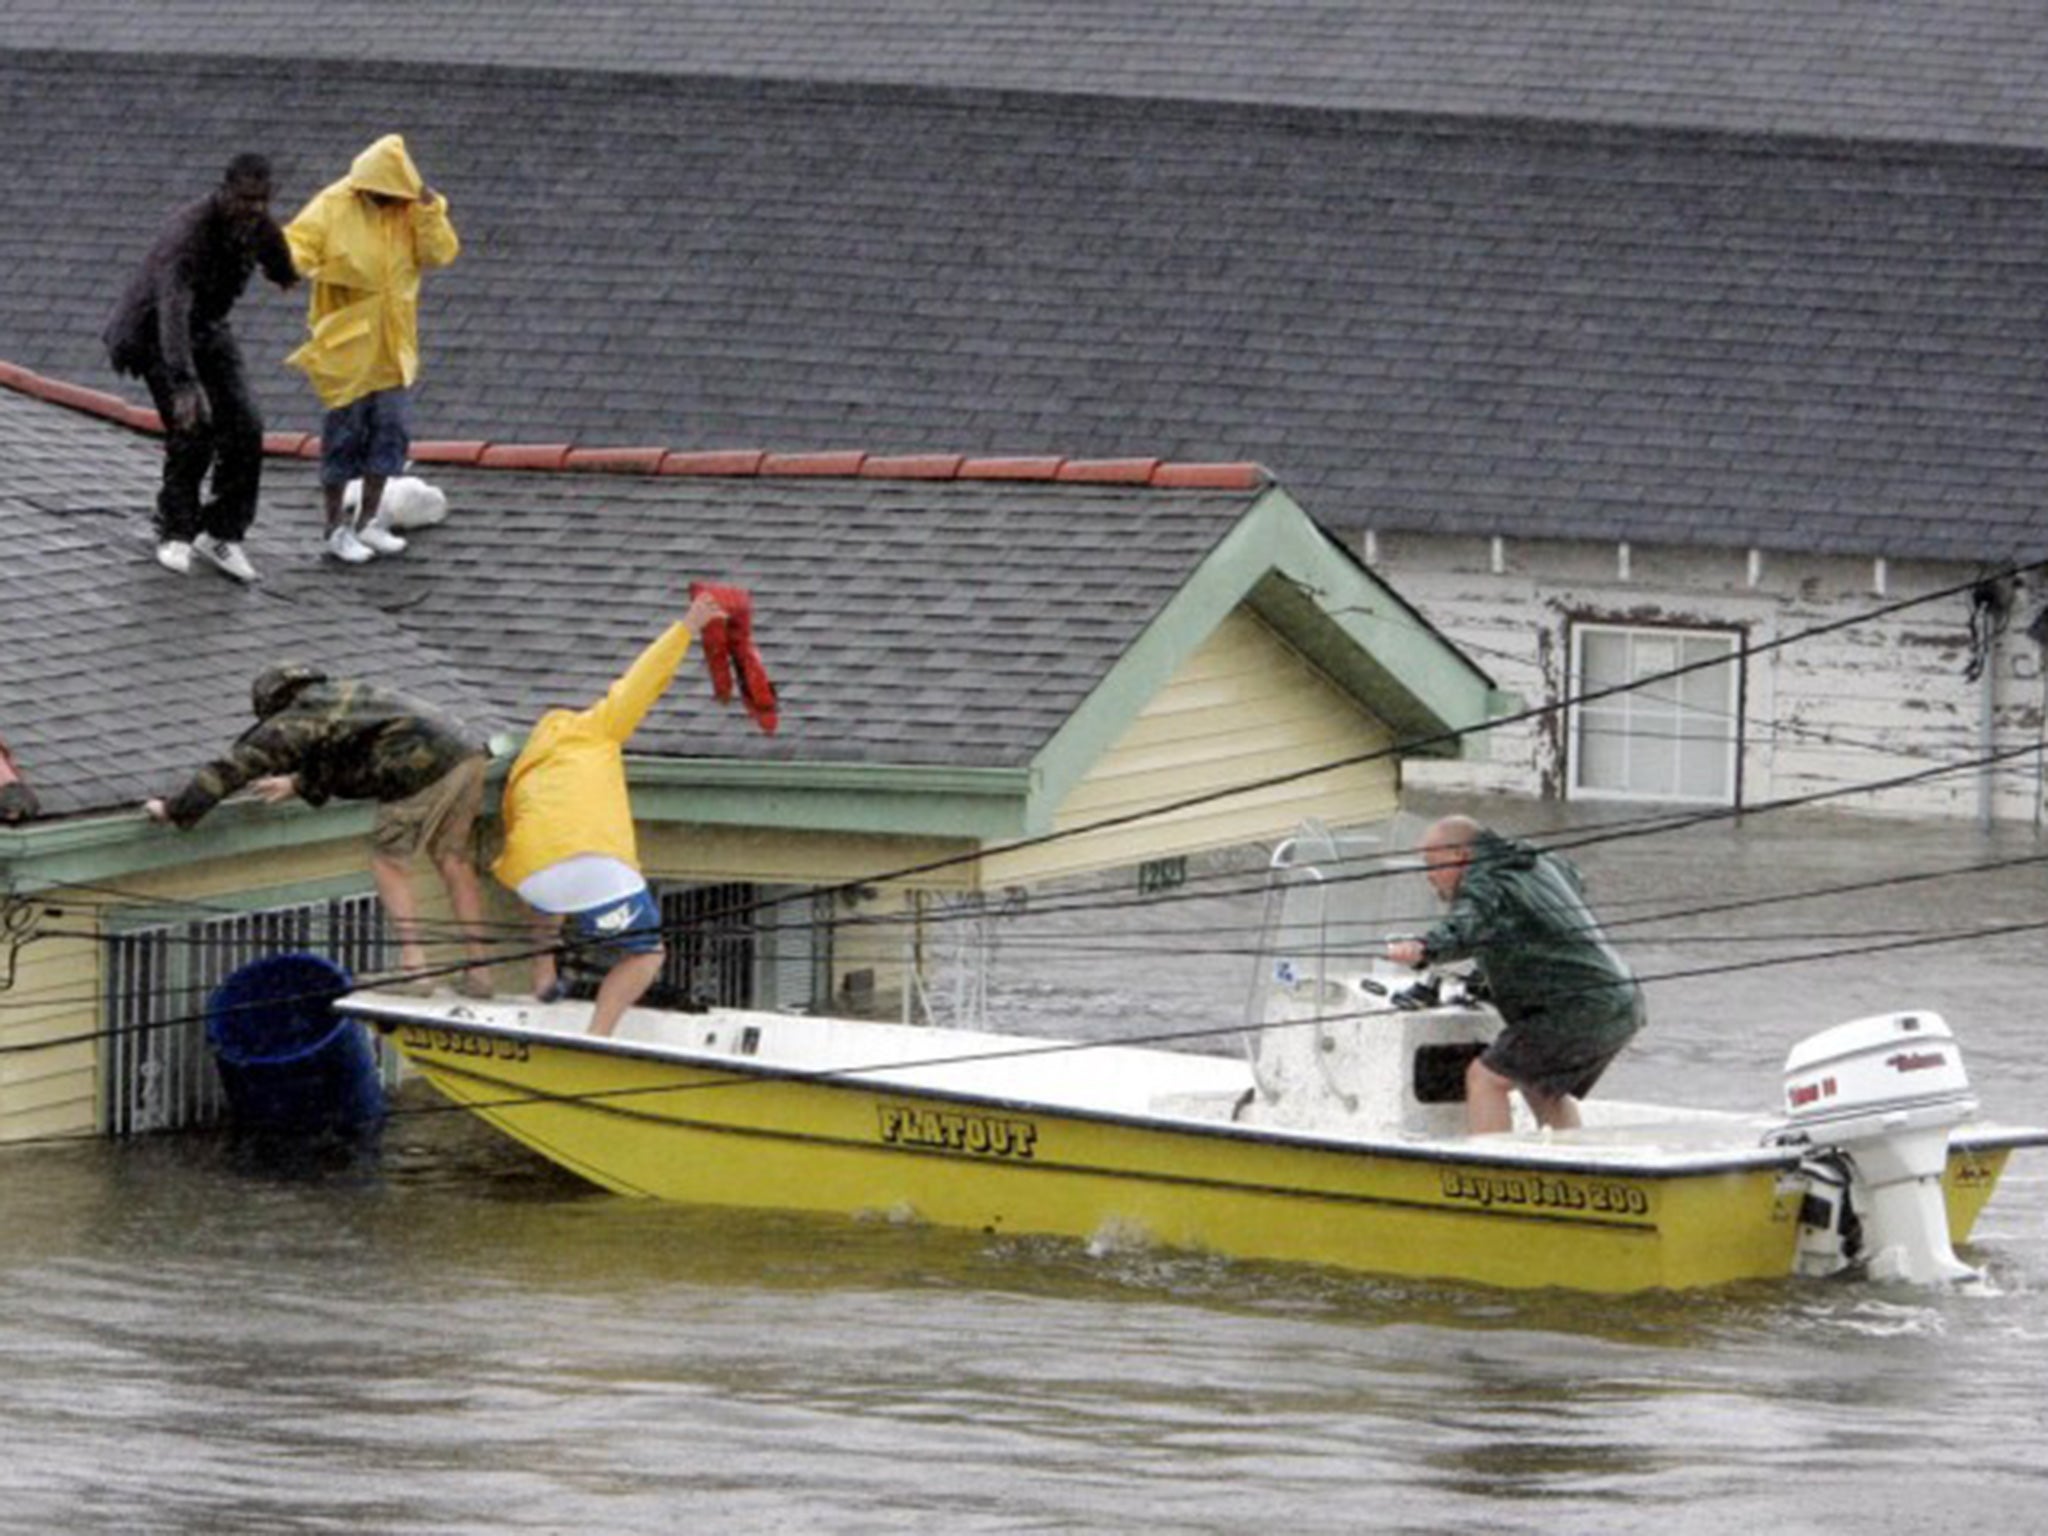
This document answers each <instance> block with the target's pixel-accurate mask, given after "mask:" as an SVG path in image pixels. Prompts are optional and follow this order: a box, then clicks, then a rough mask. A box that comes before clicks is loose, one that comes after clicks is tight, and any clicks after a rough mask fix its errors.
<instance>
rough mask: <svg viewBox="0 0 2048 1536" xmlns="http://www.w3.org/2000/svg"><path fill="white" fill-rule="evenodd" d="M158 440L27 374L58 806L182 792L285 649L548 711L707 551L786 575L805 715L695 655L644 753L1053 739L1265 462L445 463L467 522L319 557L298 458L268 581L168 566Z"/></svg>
mask: <svg viewBox="0 0 2048 1536" xmlns="http://www.w3.org/2000/svg"><path fill="white" fill-rule="evenodd" d="M159 462H160V458H159V446H158V444H157V442H156V441H155V440H154V439H151V438H148V437H145V436H141V435H138V434H136V433H134V432H132V431H130V430H128V429H126V428H123V427H119V426H113V425H108V424H105V423H102V422H98V421H95V420H92V419H91V418H88V417H83V416H79V415H75V414H73V413H71V412H69V411H65V410H61V409H58V408H57V407H55V406H51V405H46V404H42V403H39V402H36V401H33V400H30V399H26V398H24V397H22V396H21V395H18V394H16V393H14V392H12V391H9V390H0V539H4V541H5V545H6V547H7V549H8V551H9V558H8V559H7V561H5V562H0V612H5V613H6V614H7V615H8V622H9V627H10V634H11V636H12V642H11V643H10V644H9V645H7V646H5V647H0V734H4V735H5V737H6V739H7V740H8V742H9V744H10V745H11V746H12V748H13V749H14V752H15V755H16V758H17V759H18V761H19V762H20V764H21V767H22V770H23V772H24V774H25V775H26V776H27V777H28V778H29V780H30V782H31V783H32V784H33V785H34V787H35V789H36V791H37V793H38V795H39V796H40V797H41V799H42V803H43V810H44V814H45V815H46V816H64V815H71V814H76V813H78V812H82V811H90V810H100V809H107V808H112V807H116V806H121V805H133V804H136V803H139V802H140V801H141V800H142V799H144V798H145V797H147V796H148V795H150V794H156V793H163V792H166V791H168V790H174V789H175V788H177V786H178V785H179V784H181V783H182V782H183V780H184V777H185V776H186V775H187V774H189V773H190V771H191V770H192V769H193V768H195V767H197V766H198V765H199V764H200V763H201V762H203V761H205V760H206V759H207V758H209V757H211V756H212V755H214V754H215V753H216V752H217V751H219V750H220V748H221V747H222V746H223V745H224V744H225V743H226V742H228V741H230V740H231V739H233V737H234V736H235V735H236V734H237V733H238V732H240V731H241V730H243V729H244V728H246V726H247V725H248V723H249V719H248V685H249V681H250V679H251V678H252V677H253V676H254V674H255V673H256V672H257V671H258V670H260V669H261V668H262V667H263V666H266V665H268V664H270V663H272V662H274V661H277V660H279V659H283V658H293V659H300V660H307V661H312V662H315V663H318V664H321V665H324V666H326V667H327V668H328V669H329V670H330V671H333V672H336V673H347V674H352V675H360V676H368V677H372V678H376V679H381V680H384V681H388V682H391V683H394V684H396V685H398V686H402V687H406V688H409V689H410V690H412V691H414V692H416V693H419V694H421V695H422V696H424V697H427V698H430V699H433V700H435V701H436V702H440V703H443V704H446V705H449V706H451V707H454V708H456V709H458V710H459V711H460V712H462V713H464V714H466V715H468V716H469V717H470V718H471V719H473V720H475V721H477V722H478V723H479V724H482V725H485V726H486V727H490V728H499V727H508V726H509V727H513V728H522V727H523V726H524V725H525V724H526V723H528V722H530V721H531V720H533V719H534V718H536V717H537V716H538V715H539V714H540V713H541V712H542V711H544V710H545V709H547V708H549V707H551V706H553V705H556V704H561V703H572V704H579V705H580V704H581V703H583V702H586V701H588V700H589V699H592V698H595V697H596V696H598V695H599V694H601V693H602V692H603V690H604V688H605V687H606V686H607V685H608V684H609V683H610V681H611V680H612V678H613V677H615V676H616V675H617V674H618V672H619V671H620V670H622V668H623V667H624V666H625V664H626V663H627V662H628V661H629V660H630V659H631V658H632V657H633V656H634V655H635V654H637V652H638V651H639V649H640V647H641V646H643V645H645V644H646V643H647V642H648V641H649V640H651V639H652V638H653V637H654V636H655V635H656V634H657V633H659V632H660V630H661V629H662V628H663V627H664V626H665V625H666V624H667V623H669V622H670V621H671V620H673V619H674V618H675V617H676V616H677V614H678V613H679V612H680V611H681V609H682V607H683V606H684V605H685V603H686V602H687V584H688V582H689V581H690V580H691V579H692V578H693V577H706V576H709V577H717V578H722V579H728V580H732V581H737V582H741V583H743V584H745V585H748V586H749V587H751V588H752V589H753V591H754V593H755V601H756V632H757V636H758V639H759V642H760V645H761V649H762V651H763V653H764V655H765V657H766V659H767V662H768V665H769V667H770V669H771V672H772V673H773V674H774V675H775V679H776V682H777V684H778V687H779V689H780V692H781V702H782V711H781V713H782V724H781V728H780V730H779V731H778V733H777V734H776V735H774V736H773V737H766V736H762V735H760V734H759V733H758V732H756V731H755V730H754V728H753V727H752V725H751V724H750V723H749V722H748V721H747V718H746V716H745V714H744V713H743V712H742V711H741V710H740V709H739V708H738V706H737V704H735V705H733V706H732V707H730V708H729V709H726V710H723V711H721V710H719V709H718V707H717V706H716V704H715V703H714V702H713V701H712V700H711V697H710V690H709V687H708V685H707V683H706V682H705V680H704V676H703V672H702V669H701V667H700V666H699V665H698V663H696V662H695V661H694V660H693V661H692V662H691V663H690V664H689V669H688V673H687V674H686V677H685V679H684V680H682V681H680V682H679V683H678V685H677V687H676V689H675V690H674V692H673V693H672V695H671V703H670V704H669V705H667V706H664V707H663V708H662V709H659V710H657V711H656V712H655V713H654V715H653V716H651V717H650V718H649V720H648V721H647V723H646V724H645V726H643V728H642V730H641V731H640V733H639V734H638V735H637V736H636V737H635V740H634V750H635V751H636V752H643V753H647V754H664V755H680V756H692V757H736V758H757V759H761V758H765V759H780V760H796V761H804V762H812V763H819V762H824V763H830V762H844V763H863V764H870V763H871V764H917V765H938V766H949V767H950V766H959V767H1022V766H1024V765H1025V764H1027V763H1028V762H1029V760H1030V759H1031V757H1032V756H1033V754H1034V753H1036V752H1037V751H1038V750H1039V749H1040V748H1041V747H1042V746H1043V745H1044V744H1045V741H1046V740H1047V738H1048V737H1049V736H1050V735H1051V733H1052V732H1053V731H1054V730H1055V729H1057V728H1058V727H1059V726H1060V725H1062V724H1064V723H1065V721H1066V720H1067V718H1068V717H1069V716H1070V715H1071V714H1072V713H1073V711H1074V709H1075V708H1076V706H1077V705H1078V704H1079V703H1080V701H1081V700H1082V699H1083V698H1084V697H1085V696H1086V694H1087V693H1088V692H1089V691H1090V690H1091V689H1092V688H1093V687H1094V686H1095V685H1096V684H1097V683H1098V682H1100V681H1101V679H1102V677H1103V676H1104V674H1105V673H1106V672H1107V671H1108V670H1109V668H1110V667H1111V666H1113V665H1114V663H1115V662H1116V660H1117V659H1118V657H1120V656H1121V655H1122V654H1123V652H1124V650H1125V648H1126V647H1127V646H1128V645H1129V644H1130V643H1131V641H1132V640H1133V639H1134V638H1135V637H1136V636H1137V634H1138V633H1139V631H1140V630H1141V629H1142V628H1143V627H1144V626H1145V625H1146V624H1147V623H1148V622H1150V620H1151V619H1152V618H1153V617H1154V616H1155V615H1156V614H1157V612H1158V610H1159V609H1160V607H1161V606H1162V605H1163V604H1164V603H1165V601H1166V600H1167V599H1168V598H1169V597H1171V596H1172V595H1173V594H1174V593H1175V592H1176V591H1177V590H1178V589H1179V588H1180V586H1181V585H1182V584H1183V583H1184V582H1185V580H1186V578H1187V577H1188V575H1189V574H1190V573H1191V572H1192V570H1193V568H1194V567H1195V565H1196V564H1197V563H1198V562H1199V561H1200V560H1201V559H1202V558H1203V556H1204V555H1206V554H1207V553H1208V552H1209V550H1210V549H1211V548H1212V547H1213V546H1214V545H1215V544H1216V542H1217V541H1218V540H1219V539H1220V538H1221V537H1222V536H1223V535H1224V534H1225V533H1226V532H1227V531H1228V530H1229V529H1230V528H1231V527H1232V526H1233V525H1234V524H1235V523H1236V522H1237V521H1238V520H1239V518H1240V517H1242V516H1243V514H1244V513H1245V512H1246V510H1247V509H1248V508H1249V507H1250V505H1251V504H1252V502H1253V501H1255V500H1256V499H1257V498H1258V497H1259V496H1260V495H1262V494H1264V491H1265V488H1266V482H1265V481H1264V478H1263V477H1262V476H1258V475H1255V474H1250V473H1247V472H1245V471H1244V470H1243V469H1241V468H1240V469H1235V470H1224V471H1219V470H1216V469H1210V470H1208V471H1205V472H1202V473H1194V474H1178V475H1176V474H1168V473H1161V474H1159V475H1157V476H1156V477H1155V479H1156V483H1150V484H1129V483H1104V482H1101V481H1097V480H1093V479H1090V478H1089V475H1090V473H1091V472H1092V469H1093V467H1092V466H1086V465H1083V466H1079V468H1078V471H1077V473H1075V474H1073V475H1071V476H1069V477H1068V478H1066V479H1058V478H1053V477H1050V476H1045V475H1041V477H1040V478H1035V479H1015V478H1005V477H1003V475H1002V466H995V465H989V466H983V467H982V470H981V473H982V474H983V475H985V476H987V477H985V478H970V479H953V480H932V479H925V478H902V479H898V478H885V477H884V476H885V475H886V474H888V473H890V472H893V470H895V469H896V468H898V467H899V466H893V465H890V464H887V463H883V464H878V465H876V466H874V472H871V473H869V474H861V473H858V472H856V473H851V474H829V475H819V474H798V473H756V474H751V475H746V476H738V477H735V476H712V475H706V474H701V473H697V474H690V473H685V474H616V475H595V474H589V475H585V474H574V473H547V472H524V471H518V470H506V469H500V470H489V469H481V468H465V467H461V466H437V467H435V468H434V469H432V471H431V473H432V475H433V478H434V481H435V483H436V484H438V485H440V486H441V487H442V488H443V489H444V490H446V491H447V492H448V495H449V498H450V502H451V506H452V511H451V515H450V517H449V519H448V521H447V522H446V523H445V524H443V525H441V526H439V527H436V528H433V529H429V530H426V531H424V532H423V533H421V534H420V535H419V547H418V549H416V550H414V551H411V552H408V553H407V554H406V555H405V556H403V557H400V558H398V559H395V560H389V561H379V562H377V563H375V564H373V565H370V566H367V567H364V568H361V569H354V570H348V569H343V568H340V567H338V566H335V565H333V564H324V565H323V564H322V563H321V562H320V560H319V558H318V556H317V553H316V550H317V542H316V539H315V530H316V527H317V522H318V512H317V510H316V509H317V490H316V487H315V485H314V481H313V465H312V464H311V463H310V462H308V461H304V460H296V459H289V458H286V459H272V460H270V461H269V463H268V465H267V469H266V478H265V483H264V490H263V507H262V513H261V516H260V518H259V520H258V523H257V526H256V528H255V530H254V532H253V534H252V536H251V538H250V540H249V550H250V553H251V555H252V556H253V558H254V560H255V562H256V564H257V566H258V567H259V568H260V570H261V571H262V572H263V575H264V580H263V581H262V583H261V584H260V585H258V586H256V587H253V588H248V589H244V588H241V587H238V586H235V585H234V584H232V583H230V582H229V581H227V580H226V579H225V578H221V577H217V576H215V575H214V574H213V573H211V572H207V571H203V570H200V571H195V572H194V573H193V574H192V575H191V576H189V577H186V578H183V579H180V578H178V577H175V576H172V575H170V574H169V573H167V572H165V571H163V570H161V569H160V568H159V567H158V566H157V565H156V564H155V561H154V559H153V557H152V552H153V540H152V538H151V535H150V533H149V530H148V527H147V516H148V512H149V509H150V507H151V505H152V503H153V499H154V494H155V487H156V479H157V467H158V464H159ZM769 467H770V468H771V469H772V468H773V466H769ZM784 467H785V468H787V467H789V466H784ZM968 468H970V469H972V468H974V467H973V466H968ZM1011 468H1012V469H1015V468H1016V466H1011ZM1176 480H1179V481H1189V480H1192V481H1197V482H1208V481H1223V482H1227V483H1228V484H1229V485H1230V486H1231V487H1232V488H1228V489H1216V488H1211V487H1207V486H1204V485H1201V484H1197V485H1193V486H1188V485H1176V484H1174V482H1175V481H1176Z"/></svg>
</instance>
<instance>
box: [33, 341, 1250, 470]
mask: <svg viewBox="0 0 2048 1536" xmlns="http://www.w3.org/2000/svg"><path fill="white" fill-rule="evenodd" d="M0 385H4V386H6V387H7V388H9V389H12V390H14V391H15V392H16V393H18V394H23V395H27V396H29V397H30V398H31V399H36V400H42V401H46V402H48V403H49V404H51V405H61V406H64V407H67V408H68V409H70V410H74V411H80V412H83V413H84V414H86V415H89V416H98V417H100V418H102V419H104V420H107V421H111V422H114V423H116V424H117V425H120V426H124V427H127V428H129V429H130V430H131V431H136V432H147V433H153V434H157V435H161V434H162V432H163V420H162V418H161V417H160V416H159V415H158V414H157V412H156V411H155V410H154V409H152V408H151V407H148V406H142V405H136V404H134V403H133V402H132V401H128V400H124V399H123V398H122V397H121V396H119V395H117V394H114V393H112V392H111V391H109V390H104V389H94V388H92V387H90V386H89V385H84V384H74V383H71V382H69V381H68V380H64V379H52V378H46V377H45V376H43V375H42V374H39V373H36V372H34V371H33V370H32V369H28V368H24V367H22V366H21V365H20V364H18V363H10V362H8V361H6V360H5V359H4V358H0ZM263 451H264V452H265V453H267V454H270V455H272V456H273V457H277V458H293V459H317V458H319V457H320V437H319V434H318V433H315V432H265V433H264V434H263ZM412 461H413V462H414V463H415V464H458V465H463V466H465V467H470V468H477V469H522V470H545V471H565V472H571V473H584V474H590V473H597V474H629V475H631V474H637V475H704V476H711V475H725V476H744V477H756V478H769V477H778V476H779V477H791V478H795V477H812V478H827V477H843V478H851V479H861V480H1031V481H1051V482H1058V483H1063V484H1089V485H1142V486H1151V487H1155V488H1157V489H1161V490H1211V491H1251V490H1260V489H1263V488H1264V487H1266V486H1269V485H1272V484H1273V483H1275V477H1274V475H1273V473H1272V471H1271V470H1269V469H1267V468H1266V467H1265V466H1264V465H1263V464H1258V463H1255V462H1253V461H1251V460H1248V459H1234V460H1219V461H1212V462H1200V461H1185V460H1170V459H1159V458H1147V457H1138V456H1134V457H1128V458H1102V459H1084V458H1068V457H1065V456H1064V455H1060V454H981V455H972V454H961V453H869V452H867V451H865V450H864V449H858V448H849V449H837V450H830V451H825V452H810V453H794V452H775V451H772V450H770V449H766V448H732V449H701V448H697V449H682V448H665V447H660V446H647V447H604V446H596V447H585V446H581V445H579V444H576V443H498V442H487V441H484V440H482V439H428V440H426V441H422V442H416V443H414V444H413V445H412Z"/></svg>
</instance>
